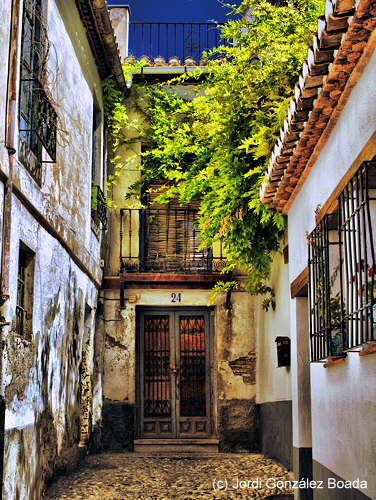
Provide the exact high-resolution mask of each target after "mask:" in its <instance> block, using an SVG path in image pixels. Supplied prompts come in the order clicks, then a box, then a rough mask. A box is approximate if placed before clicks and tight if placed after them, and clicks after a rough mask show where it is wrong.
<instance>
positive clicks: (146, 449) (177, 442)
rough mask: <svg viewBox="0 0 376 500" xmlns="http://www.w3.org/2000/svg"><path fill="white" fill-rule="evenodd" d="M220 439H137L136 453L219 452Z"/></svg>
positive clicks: (135, 444) (135, 442)
mask: <svg viewBox="0 0 376 500" xmlns="http://www.w3.org/2000/svg"><path fill="white" fill-rule="evenodd" d="M218 445H219V440H218V439H212V438H210V439H209V438H208V439H188V438H187V439H135V441H134V451H135V452H136V453H151V454H154V453H155V454H160V453H218V451H219V450H218Z"/></svg>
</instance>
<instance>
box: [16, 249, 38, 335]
mask: <svg viewBox="0 0 376 500" xmlns="http://www.w3.org/2000/svg"><path fill="white" fill-rule="evenodd" d="M34 261H35V254H34V252H32V251H31V250H30V249H29V248H28V247H27V246H26V245H24V244H23V243H22V242H20V250H19V256H18V273H17V304H16V332H17V334H18V335H20V336H23V337H25V336H27V337H29V336H31V333H32V317H33V303H34Z"/></svg>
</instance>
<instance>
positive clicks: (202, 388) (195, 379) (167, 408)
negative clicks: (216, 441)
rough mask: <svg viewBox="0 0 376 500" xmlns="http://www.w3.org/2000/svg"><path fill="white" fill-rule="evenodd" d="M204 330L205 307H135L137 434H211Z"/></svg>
mask: <svg viewBox="0 0 376 500" xmlns="http://www.w3.org/2000/svg"><path fill="white" fill-rule="evenodd" d="M210 330H211V328H210V311H209V310H208V309H183V308H180V307H178V308H174V309H163V310H162V309H143V310H141V311H140V313H139V337H138V338H139V346H138V347H139V348H138V381H139V384H138V399H139V405H138V410H139V411H138V414H139V423H140V425H139V437H140V438H143V439H145V438H200V437H202V438H205V437H208V436H210V435H211V419H210V409H211V404H210V400H211V397H210V395H211V387H210V355H211V353H210V351H211V349H210V343H211V332H210Z"/></svg>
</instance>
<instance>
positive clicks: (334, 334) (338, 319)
mask: <svg viewBox="0 0 376 500" xmlns="http://www.w3.org/2000/svg"><path fill="white" fill-rule="evenodd" d="M308 250H309V274H310V287H309V299H310V332H311V360H312V361H318V360H321V359H326V358H328V357H330V356H341V355H342V353H343V349H344V338H343V295H342V286H341V283H342V275H341V273H342V269H341V265H340V243H339V238H338V213H335V214H331V215H326V216H325V217H324V218H323V219H322V220H321V221H320V223H319V224H318V225H317V226H316V228H315V229H314V230H313V231H312V233H311V234H310V235H309V237H308Z"/></svg>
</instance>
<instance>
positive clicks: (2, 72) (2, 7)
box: [0, 0, 12, 169]
mask: <svg viewBox="0 0 376 500" xmlns="http://www.w3.org/2000/svg"><path fill="white" fill-rule="evenodd" d="M11 3H12V2H11V0H0V19H1V23H0V40H1V43H0V166H1V167H2V168H6V169H7V166H8V165H7V156H8V155H7V151H6V149H5V124H6V120H5V110H6V102H7V80H8V52H9V29H10V14H11V8H10V6H11Z"/></svg>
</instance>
